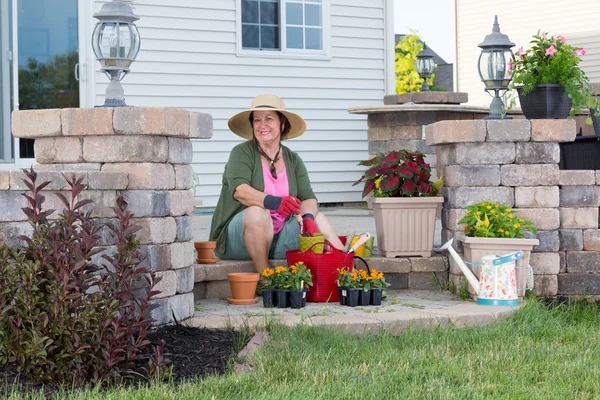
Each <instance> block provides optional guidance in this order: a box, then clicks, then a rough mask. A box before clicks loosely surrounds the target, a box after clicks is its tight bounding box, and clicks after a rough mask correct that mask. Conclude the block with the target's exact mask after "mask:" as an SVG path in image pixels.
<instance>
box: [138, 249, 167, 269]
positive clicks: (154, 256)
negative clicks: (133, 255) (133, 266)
mask: <svg viewBox="0 0 600 400" xmlns="http://www.w3.org/2000/svg"><path fill="white" fill-rule="evenodd" d="M139 251H140V253H141V254H142V255H143V256H144V257H145V259H144V261H142V264H141V265H142V266H144V267H147V268H149V269H150V270H151V271H155V272H156V271H166V270H168V269H170V268H171V245H169V244H148V245H141V246H140V248H139Z"/></svg>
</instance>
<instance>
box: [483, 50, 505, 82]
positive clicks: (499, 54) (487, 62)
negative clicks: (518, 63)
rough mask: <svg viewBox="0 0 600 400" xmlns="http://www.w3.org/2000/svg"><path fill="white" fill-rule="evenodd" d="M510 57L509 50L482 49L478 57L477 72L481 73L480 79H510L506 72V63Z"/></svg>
mask: <svg viewBox="0 0 600 400" xmlns="http://www.w3.org/2000/svg"><path fill="white" fill-rule="evenodd" d="M510 59H511V52H510V51H505V50H492V51H483V52H482V53H481V57H480V58H479V74H480V75H481V80H482V81H484V82H486V81H505V80H507V79H508V80H510V76H509V75H510V74H509V72H508V63H509V61H510Z"/></svg>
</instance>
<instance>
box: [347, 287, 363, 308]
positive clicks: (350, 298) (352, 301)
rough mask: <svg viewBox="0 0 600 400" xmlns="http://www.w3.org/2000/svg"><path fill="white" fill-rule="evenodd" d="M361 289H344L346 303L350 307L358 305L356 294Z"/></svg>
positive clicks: (357, 294) (358, 293) (358, 294)
mask: <svg viewBox="0 0 600 400" xmlns="http://www.w3.org/2000/svg"><path fill="white" fill-rule="evenodd" d="M361 291H362V289H346V293H347V296H346V305H347V306H350V307H356V306H357V305H358V296H360V292H361Z"/></svg>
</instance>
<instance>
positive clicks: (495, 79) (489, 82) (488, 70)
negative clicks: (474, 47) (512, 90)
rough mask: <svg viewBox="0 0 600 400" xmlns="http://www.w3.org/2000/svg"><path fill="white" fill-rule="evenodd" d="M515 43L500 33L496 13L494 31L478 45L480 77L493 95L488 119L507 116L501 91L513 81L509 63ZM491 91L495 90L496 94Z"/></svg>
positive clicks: (486, 88)
mask: <svg viewBox="0 0 600 400" xmlns="http://www.w3.org/2000/svg"><path fill="white" fill-rule="evenodd" d="M514 45H515V44H514V43H513V42H511V41H510V40H509V39H508V36H506V35H505V34H503V33H500V25H498V16H497V15H496V16H495V17H494V27H493V28H492V33H491V34H489V35H487V36H486V37H485V39H484V41H483V42H481V43H479V45H478V46H479V47H481V49H482V50H481V54H480V55H479V65H478V68H479V77H480V78H481V81H482V82H483V83H485V90H486V91H487V92H488V94H489V95H490V96H492V97H493V100H492V103H491V104H490V114H489V115H488V117H487V118H486V119H501V118H506V117H505V114H506V108H505V107H504V103H503V102H502V99H501V98H500V92H501V91H504V92H506V90H508V84H509V83H510V81H511V77H510V74H509V72H508V63H509V62H510V61H511V60H512V59H513V53H512V50H511V47H513V46H514ZM490 91H494V95H492V94H491V93H490Z"/></svg>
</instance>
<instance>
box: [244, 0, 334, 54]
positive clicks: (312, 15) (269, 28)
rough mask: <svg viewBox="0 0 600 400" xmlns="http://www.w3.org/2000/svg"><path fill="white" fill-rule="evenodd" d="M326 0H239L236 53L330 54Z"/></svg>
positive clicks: (327, 0)
mask: <svg viewBox="0 0 600 400" xmlns="http://www.w3.org/2000/svg"><path fill="white" fill-rule="evenodd" d="M328 2H329V0H238V21H239V22H238V28H239V29H238V55H240V56H245V55H246V56H261V57H281V56H284V57H285V56H301V57H317V58H323V57H328V55H329V48H328V45H329V40H328V37H327V35H328V32H329V27H328V21H329V18H328Z"/></svg>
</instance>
